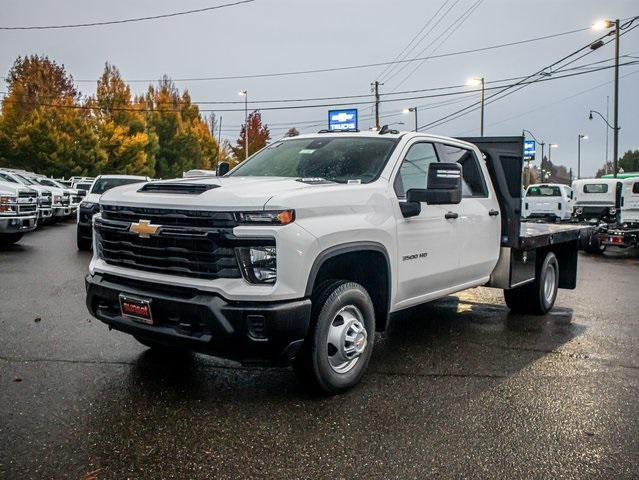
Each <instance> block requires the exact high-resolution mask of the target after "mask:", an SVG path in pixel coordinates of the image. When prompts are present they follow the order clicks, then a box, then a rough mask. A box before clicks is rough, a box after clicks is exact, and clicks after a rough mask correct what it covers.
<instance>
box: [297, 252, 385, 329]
mask: <svg viewBox="0 0 639 480" xmlns="http://www.w3.org/2000/svg"><path fill="white" fill-rule="evenodd" d="M311 275H312V274H311ZM330 279H337V280H350V281H352V282H356V283H359V284H360V285H362V286H363V287H364V288H365V289H366V291H367V292H368V294H369V295H370V297H371V300H372V301H373V306H374V308H375V319H376V322H375V325H376V328H375V329H376V330H377V331H383V330H384V329H385V328H386V324H387V320H388V309H389V303H390V272H389V264H388V257H387V256H386V255H385V253H383V252H382V251H378V250H355V251H347V252H343V253H335V254H331V255H330V256H329V257H328V258H326V259H325V260H324V261H323V262H322V263H321V265H320V266H319V269H318V270H317V273H316V274H315V277H314V279H313V278H311V279H310V280H309V285H308V288H307V293H309V294H311V295H314V294H315V293H317V292H316V291H315V290H316V289H317V288H318V286H319V285H321V284H322V283H324V282H325V281H326V280H330Z"/></svg>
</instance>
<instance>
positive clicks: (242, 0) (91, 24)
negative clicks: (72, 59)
mask: <svg viewBox="0 0 639 480" xmlns="http://www.w3.org/2000/svg"><path fill="white" fill-rule="evenodd" d="M254 1H255V0H238V1H236V2H233V3H225V4H222V5H215V6H212V7H205V8H196V9H194V10H185V11H182V12H174V13H165V14H162V15H151V16H148V17H136V18H125V19H122V20H107V21H104V22H88V23H70V24H66V25H29V26H22V27H0V30H51V29H62V28H81V27H101V26H104V25H117V24H122V23H133V22H145V21H148V20H159V19H161V18H170V17H179V16H181V15H191V14H194V13H202V12H208V11H210V10H218V9H220V8H227V7H234V6H237V5H242V4H245V3H252V2H254Z"/></svg>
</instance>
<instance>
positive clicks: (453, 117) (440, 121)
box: [418, 27, 635, 130]
mask: <svg viewBox="0 0 639 480" xmlns="http://www.w3.org/2000/svg"><path fill="white" fill-rule="evenodd" d="M634 28H635V27H633V28H631V29H630V30H628V31H626V32H624V34H626V33H629V32H630V31H631V30H633V29H634ZM607 36H608V34H607V33H606V34H604V35H602V36H600V37H599V38H598V39H596V40H595V42H596V41H599V40H602V39H604V38H605V37H607ZM592 43H593V42H589V43H588V44H587V45H585V46H583V47H581V48H579V49H577V50H576V51H574V52H572V53H570V54H568V55H566V56H564V57H563V58H561V59H560V60H557V61H556V62H554V63H552V64H550V65H549V66H546V67H544V68H542V69H540V70H538V71H537V72H535V73H533V74H531V75H528V76H527V77H526V78H525V79H523V80H521V81H519V82H517V83H514V84H512V85H509V86H506V87H505V88H503V89H502V90H501V91H499V92H496V93H494V94H493V95H490V96H489V97H487V99H486V100H490V99H493V100H492V101H488V102H484V104H485V105H488V104H490V103H493V102H495V101H497V100H501V99H503V98H505V97H506V96H508V95H510V94H512V93H515V92H517V91H519V90H521V89H522V88H524V87H525V86H527V85H530V84H532V83H537V82H540V81H544V80H549V78H544V77H542V78H540V79H537V80H534V81H530V82H527V80H528V79H530V78H533V77H536V76H539V75H542V74H543V73H544V72H546V71H547V70H551V71H552V68H553V67H555V66H556V65H559V64H561V63H563V62H564V61H566V60H567V59H569V58H571V57H574V56H575V55H577V54H579V53H580V52H582V51H583V50H586V49H589V48H590V45H591V44H592ZM608 43H610V41H609V42H606V44H608ZM593 52H594V50H590V51H589V52H588V54H590V53H593ZM627 64H632V62H627ZM613 67H614V66H607V67H601V68H598V69H592V70H590V71H598V70H603V69H608V68H613ZM580 73H583V72H576V73H572V74H569V75H564V76H562V77H551V78H565V77H566V76H575V75H579V74H580ZM522 85H523V86H522ZM515 87H520V88H517V90H515V91H513V92H509V93H506V94H504V95H503V96H502V97H500V98H496V99H495V98H494V97H496V96H498V95H501V94H502V93H504V92H506V91H508V90H511V89H512V88H515ZM480 103H481V102H475V103H474V104H472V105H469V106H467V107H465V108H462V109H460V110H457V111H456V112H452V113H450V114H448V115H446V116H444V117H442V118H440V119H438V120H435V121H433V122H430V123H428V124H426V125H423V126H421V127H419V128H418V130H421V129H423V128H429V127H438V126H440V125H443V124H444V123H448V122H451V121H453V120H456V119H457V118H460V117H462V116H465V115H467V114H469V113H471V112H473V111H475V110H477V108H479V107H477V105H479V104H480ZM473 107H474V108H473ZM469 109H472V110H469Z"/></svg>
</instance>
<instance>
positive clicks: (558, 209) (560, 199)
mask: <svg viewBox="0 0 639 480" xmlns="http://www.w3.org/2000/svg"><path fill="white" fill-rule="evenodd" d="M572 211H573V191H572V188H570V187H569V186H568V185H563V184H560V183H543V184H541V183H540V184H533V185H529V186H528V188H527V189H526V194H525V196H524V211H523V217H524V218H528V219H536V218H538V219H552V220H558V221H562V220H570V219H571V218H572Z"/></svg>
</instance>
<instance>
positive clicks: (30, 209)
mask: <svg viewBox="0 0 639 480" xmlns="http://www.w3.org/2000/svg"><path fill="white" fill-rule="evenodd" d="M18 209H19V210H18V211H19V212H20V213H35V212H36V211H37V207H36V204H35V203H32V204H29V205H20V206H19V207H18Z"/></svg>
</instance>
